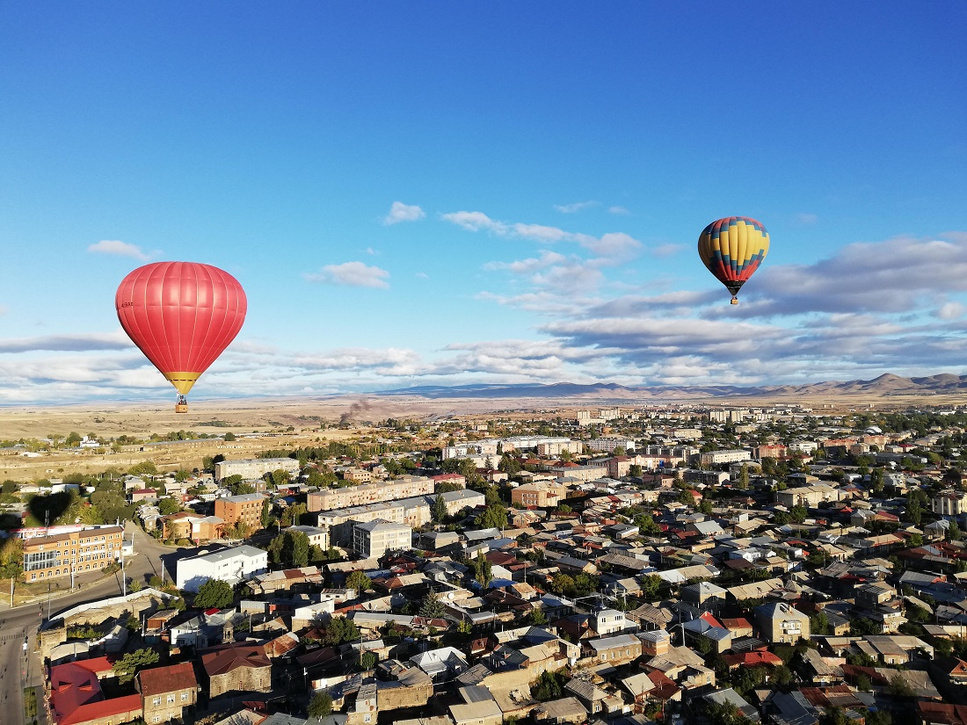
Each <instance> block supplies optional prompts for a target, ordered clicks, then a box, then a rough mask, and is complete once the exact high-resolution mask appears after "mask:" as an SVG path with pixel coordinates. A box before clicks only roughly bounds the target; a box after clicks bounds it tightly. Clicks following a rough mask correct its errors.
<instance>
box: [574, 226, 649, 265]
mask: <svg viewBox="0 0 967 725" xmlns="http://www.w3.org/2000/svg"><path fill="white" fill-rule="evenodd" d="M581 246H582V247H585V248H587V249H590V250H591V251H592V252H594V253H595V254H597V255H598V256H600V257H608V258H613V259H618V260H621V259H627V258H628V257H629V256H630V255H632V254H634V253H635V252H637V251H638V250H639V249H641V242H639V241H638V240H637V239H635V238H634V237H632V236H631V235H630V234H625V233H624V232H610V233H608V234H602V235H601V236H600V237H589V236H584V235H582V236H581Z"/></svg>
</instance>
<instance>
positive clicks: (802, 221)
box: [796, 212, 819, 227]
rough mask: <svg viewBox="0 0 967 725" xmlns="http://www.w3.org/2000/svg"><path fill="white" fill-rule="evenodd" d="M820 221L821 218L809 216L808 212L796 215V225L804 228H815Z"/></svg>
mask: <svg viewBox="0 0 967 725" xmlns="http://www.w3.org/2000/svg"><path fill="white" fill-rule="evenodd" d="M818 221H819V217H818V216H816V215H815V214H809V213H807V212H800V213H799V214H796V224H798V225H799V226H803V227H811V226H815V224H816V222H818Z"/></svg>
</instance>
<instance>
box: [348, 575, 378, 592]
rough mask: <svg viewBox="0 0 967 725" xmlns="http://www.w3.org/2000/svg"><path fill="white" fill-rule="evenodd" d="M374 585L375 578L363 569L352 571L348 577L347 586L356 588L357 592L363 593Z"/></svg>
mask: <svg viewBox="0 0 967 725" xmlns="http://www.w3.org/2000/svg"><path fill="white" fill-rule="evenodd" d="M372 586H373V580H372V579H370V578H369V577H368V576H366V575H365V574H364V573H363V572H361V571H354V572H351V573H350V575H349V576H348V577H346V588H347V589H355V590H356V593H357V594H359V593H362V592H364V591H366V590H367V589H369V588H371V587H372Z"/></svg>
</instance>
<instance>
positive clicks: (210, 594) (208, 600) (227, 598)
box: [195, 579, 235, 609]
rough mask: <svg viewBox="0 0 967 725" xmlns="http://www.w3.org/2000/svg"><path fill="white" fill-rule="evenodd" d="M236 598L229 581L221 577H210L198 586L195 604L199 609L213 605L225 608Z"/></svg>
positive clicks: (209, 607)
mask: <svg viewBox="0 0 967 725" xmlns="http://www.w3.org/2000/svg"><path fill="white" fill-rule="evenodd" d="M234 599H235V595H234V593H233V592H232V587H231V585H230V584H229V583H228V582H226V581H222V580H221V579H209V580H208V581H207V582H205V583H204V584H202V585H201V586H200V587H198V593H197V594H196V595H195V606H196V607H198V608H199V609H211V608H213V607H216V608H218V609H224V608H225V607H227V606H229V605H231V603H232V601H234Z"/></svg>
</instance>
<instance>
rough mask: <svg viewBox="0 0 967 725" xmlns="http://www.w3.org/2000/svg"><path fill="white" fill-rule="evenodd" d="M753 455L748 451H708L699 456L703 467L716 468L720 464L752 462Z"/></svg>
mask: <svg viewBox="0 0 967 725" xmlns="http://www.w3.org/2000/svg"><path fill="white" fill-rule="evenodd" d="M751 460H752V454H751V453H749V451H746V450H727V451H708V452H706V453H702V454H700V455H699V462H700V463H701V465H703V466H714V465H717V464H719V463H738V462H740V461H751Z"/></svg>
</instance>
